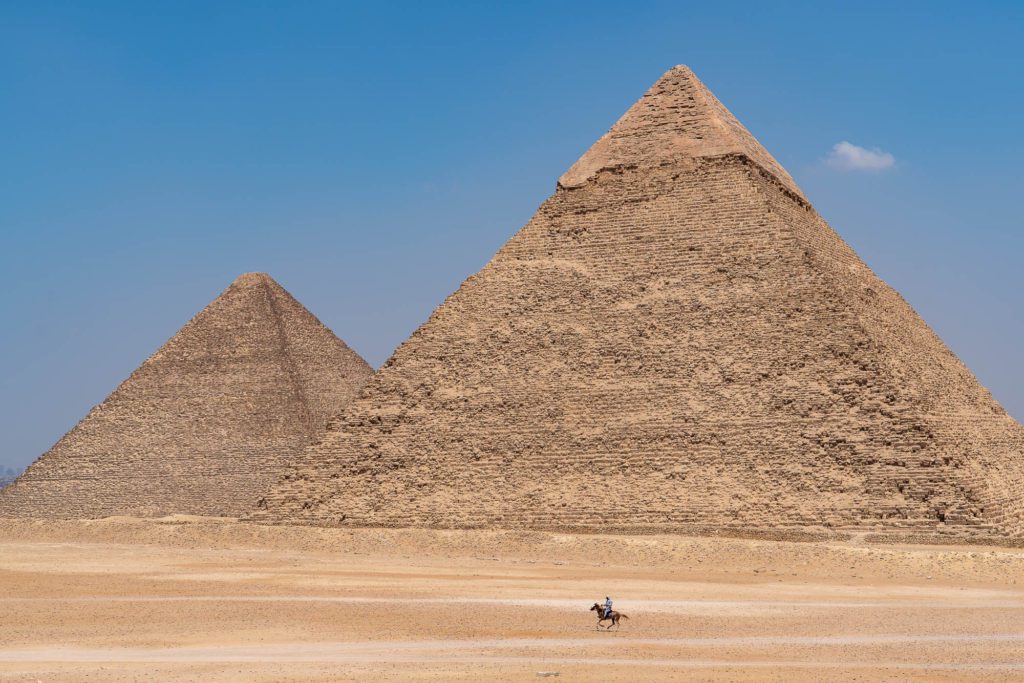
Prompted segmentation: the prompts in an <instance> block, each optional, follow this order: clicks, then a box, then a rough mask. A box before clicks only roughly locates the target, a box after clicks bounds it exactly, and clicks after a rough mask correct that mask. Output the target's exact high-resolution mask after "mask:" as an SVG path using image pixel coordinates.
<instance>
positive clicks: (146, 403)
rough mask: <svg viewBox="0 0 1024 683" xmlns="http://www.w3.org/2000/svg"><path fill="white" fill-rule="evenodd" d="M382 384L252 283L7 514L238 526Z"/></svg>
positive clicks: (20, 489)
mask: <svg viewBox="0 0 1024 683" xmlns="http://www.w3.org/2000/svg"><path fill="white" fill-rule="evenodd" d="M371 374H372V369H371V368H370V367H369V366H368V365H367V364H366V362H365V361H364V360H363V359H362V358H360V357H359V355H358V354H356V353H355V352H354V351H352V350H351V349H350V348H348V346H346V345H345V344H344V342H342V341H341V340H340V339H338V338H337V337H335V336H334V334H333V333H332V332H331V331H330V330H328V329H327V328H326V327H324V326H323V324H321V323H320V321H319V320H317V319H316V318H315V317H314V316H313V315H312V314H311V313H310V312H309V311H307V310H306V309H305V308H303V306H302V305H301V304H300V303H299V302H297V301H296V300H295V299H294V298H292V296H291V295H290V294H288V292H286V291H285V290H284V289H283V288H282V287H281V286H280V285H278V284H277V283H276V282H274V281H273V280H272V279H271V278H270V277H269V276H267V275H264V274H262V273H248V274H245V275H242V276H241V277H239V278H238V279H237V280H235V282H234V283H233V284H232V285H231V286H230V287H228V289H227V290H226V291H225V292H224V293H222V294H221V295H220V296H219V297H217V299H216V300H214V301H213V302H212V303H211V304H210V305H209V306H207V307H206V308H205V309H203V311H202V312H200V313H199V315H197V316H196V317H195V318H193V319H192V320H191V321H190V322H189V323H188V324H187V325H185V327H183V328H182V329H181V330H180V331H179V332H178V333H177V334H176V335H175V336H174V337H173V338H171V340H170V341H168V342H167V343H166V344H165V345H164V346H163V347H161V348H160V350H159V351H157V352H156V353H155V354H153V356H151V357H150V358H149V359H148V360H146V362H145V363H143V364H142V365H141V366H140V367H139V368H138V369H137V370H136V371H135V372H134V373H132V375H131V376H130V377H129V378H128V379H127V380H125V382H124V383H123V384H121V386H119V387H118V388H117V389H116V390H115V391H114V393H112V394H111V395H110V396H109V397H108V398H107V399H106V400H105V401H104V402H103V403H102V404H100V405H99V406H97V407H96V408H94V409H93V410H92V411H91V412H90V413H89V414H88V415H87V416H86V417H85V419H83V420H82V421H81V422H79V423H78V425H77V426H76V427H75V428H74V429H72V430H71V431H70V432H68V434H66V435H65V436H64V437H63V438H62V439H61V440H60V441H58V442H57V444H56V445H55V446H54V447H53V448H52V449H50V451H49V452H47V453H46V454H44V455H43V456H42V457H41V458H39V460H37V461H36V462H35V463H34V464H33V465H32V466H30V467H29V468H28V470H27V471H26V472H25V473H24V474H23V475H22V476H21V477H19V478H18V479H17V481H15V483H14V484H11V485H10V486H8V487H7V488H5V489H4V490H3V491H2V492H0V517H61V518H74V517H83V518H90V517H104V516H109V515H133V516H162V515H167V514H172V513H184V514H202V515H219V516H238V515H240V514H242V513H243V512H245V511H248V510H250V509H251V508H252V507H253V505H254V504H255V502H256V500H257V499H258V498H259V496H260V495H261V494H262V493H263V492H264V491H265V490H266V489H267V487H268V486H269V485H270V484H271V483H272V482H273V481H274V480H275V479H276V478H277V477H278V476H280V474H281V472H282V469H283V467H284V464H285V463H286V462H287V460H288V459H289V458H290V457H292V456H293V455H295V454H296V453H298V452H300V451H301V450H302V449H303V448H304V447H305V446H307V445H308V444H310V443H311V442H313V441H315V440H316V439H317V438H318V436H319V435H320V434H321V433H322V431H323V429H324V425H325V423H326V420H327V418H328V417H329V416H330V415H332V414H334V413H336V412H338V411H339V410H341V408H342V407H343V406H344V405H345V404H346V403H347V402H348V401H349V400H351V399H352V397H353V396H354V395H355V394H356V392H358V390H359V388H360V387H361V386H362V385H363V383H364V382H365V380H366V379H367V378H368V377H369V376H370V375H371Z"/></svg>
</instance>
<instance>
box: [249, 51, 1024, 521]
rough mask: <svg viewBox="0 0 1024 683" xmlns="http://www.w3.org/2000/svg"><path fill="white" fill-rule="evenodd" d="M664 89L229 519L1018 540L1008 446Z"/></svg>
mask: <svg viewBox="0 0 1024 683" xmlns="http://www.w3.org/2000/svg"><path fill="white" fill-rule="evenodd" d="M702 93H706V89H705V88H704V87H703V86H702V85H700V84H699V82H697V81H696V79H695V78H694V77H693V75H692V74H691V73H690V72H689V71H688V70H686V69H681V68H676V69H673V70H672V71H670V72H668V73H667V74H666V75H665V76H664V77H663V78H662V79H661V80H660V81H659V82H658V83H657V84H656V85H655V86H654V87H653V88H652V89H651V91H649V92H648V94H647V95H645V96H644V98H643V99H642V100H640V102H638V103H637V105H635V106H634V107H633V108H631V109H630V110H629V112H628V113H627V114H626V115H625V116H624V117H623V118H622V119H621V120H620V121H619V122H618V123H617V124H616V126H615V127H614V128H613V129H612V131H611V132H610V133H609V134H608V135H606V136H605V137H603V138H602V139H601V140H600V141H599V142H598V143H597V144H596V145H595V147H594V148H593V149H591V150H590V151H589V152H588V153H587V154H586V155H584V157H583V158H582V159H581V161H580V162H578V163H577V164H576V165H575V166H574V167H573V169H572V170H571V171H570V172H569V173H568V174H567V176H565V177H563V179H562V181H561V182H560V184H559V187H558V190H557V191H556V193H555V194H554V196H552V197H551V198H550V199H549V200H548V201H546V202H545V203H544V204H543V205H542V206H541V207H540V209H539V210H538V211H537V213H536V214H535V215H534V217H533V219H532V220H531V221H530V222H529V223H528V224H527V225H526V227H524V228H523V229H522V230H521V231H520V232H519V233H518V234H516V235H515V236H514V237H513V238H512V239H511V240H509V242H508V243H507V244H506V245H505V246H504V247H503V248H502V249H501V250H500V251H499V252H498V254H497V255H496V256H495V257H494V258H493V259H492V260H491V262H490V263H488V264H487V266H486V267H484V268H483V269H482V270H481V271H480V272H479V273H477V274H476V275H473V276H472V277H470V278H469V279H467V280H466V282H465V283H464V284H463V285H462V287H461V288H460V289H459V290H458V291H457V292H455V293H454V294H453V295H451V296H450V297H449V298H448V299H447V300H446V301H445V302H444V304H443V305H442V306H440V307H439V308H438V309H437V310H436V311H435V312H434V314H433V315H432V316H431V317H430V319H429V320H428V321H427V322H426V323H425V324H424V325H423V326H422V327H421V328H420V329H419V330H417V331H416V333H415V334H413V336H412V337H411V338H410V339H409V340H408V341H406V342H405V343H404V344H403V345H402V346H401V347H400V348H399V349H398V350H397V351H396V352H395V354H394V355H393V356H392V358H391V359H390V360H389V361H388V362H387V364H386V365H385V366H384V367H383V368H382V369H381V370H380V371H379V372H378V373H377V375H376V376H375V377H374V378H372V379H371V380H370V382H369V383H368V384H367V387H366V388H365V389H364V392H363V394H362V396H361V397H360V398H359V399H357V400H356V401H354V402H353V403H352V404H350V405H349V407H348V409H347V410H346V411H345V413H344V415H343V416H342V417H341V418H339V419H338V420H337V421H335V422H333V423H332V424H331V426H330V427H329V429H328V431H327V433H326V435H325V437H324V438H323V439H322V440H321V441H320V442H319V443H317V444H315V445H313V446H311V447H310V448H308V449H307V450H306V451H305V453H304V454H303V455H302V456H300V457H299V458H297V459H295V461H294V462H293V465H292V466H290V467H289V468H288V470H287V472H286V474H285V476H284V477H282V479H281V480H280V481H279V482H278V483H277V485H276V486H275V487H274V488H273V489H272V490H271V492H270V493H269V494H268V495H267V496H266V497H265V498H264V499H263V500H262V501H261V502H260V506H259V509H258V510H257V511H256V512H255V513H254V514H253V516H252V518H253V519H255V520H258V521H270V522H287V523H294V522H304V523H311V524H331V525H333V524H352V525H371V526H373V525H379V526H438V527H506V528H521V527H533V528H563V529H570V528H571V529H601V530H610V529H617V530H626V531H637V530H641V529H656V530H657V529H661V530H665V529H680V528H689V527H693V526H697V527H702V528H725V527H728V528H731V529H736V528H739V529H754V528H766V527H774V528H778V527H844V528H881V529H896V530H899V529H905V530H915V531H921V530H926V531H928V532H929V533H932V532H938V533H950V534H978V533H980V534H986V533H992V534H998V535H1003V536H1020V535H1022V533H1024V524H1022V516H1024V508H1022V503H1021V500H1022V496H1024V429H1022V427H1021V426H1020V425H1019V424H1018V423H1016V422H1015V421H1014V420H1013V419H1012V418H1011V417H1009V416H1008V415H1007V414H1006V412H1005V411H1004V410H1003V409H1002V408H1001V407H1000V406H999V405H998V404H997V403H996V402H995V401H994V400H993V399H992V397H991V396H990V395H989V393H988V392H987V391H986V390H985V389H984V388H983V387H982V386H981V385H980V384H979V383H978V382H977V381H976V379H975V378H974V376H973V375H972V374H971V372H970V371H969V370H968V369H967V368H966V367H965V366H964V365H963V364H962V363H961V362H960V361H959V360H958V359H957V358H956V356H954V354H953V353H952V352H950V350H949V349H948V348H947V347H946V346H945V345H944V344H943V343H942V342H941V341H940V340H939V339H938V337H937V336H936V335H935V334H934V333H933V332H932V330H931V329H930V328H929V327H928V326H927V325H926V324H925V323H924V322H923V321H922V320H921V318H920V317H918V315H917V314H916V313H915V312H914V311H913V310H912V309H911V307H910V306H909V305H908V304H907V303H906V302H905V301H904V300H903V299H902V298H901V297H900V296H899V294H897V293H896V292H895V291H893V290H892V289H891V288H890V287H888V286H887V285H886V284H885V283H884V282H882V281H881V280H880V279H879V278H878V277H877V276H875V275H874V274H873V273H872V272H871V270H870V269H869V268H868V267H867V266H866V265H865V264H864V263H863V262H862V261H861V260H860V259H859V258H858V257H857V255H856V254H855V253H854V252H853V251H852V250H851V249H850V247H849V246H848V245H847V244H846V243H845V242H843V240H842V239H841V238H840V237H839V236H838V235H837V234H836V233H835V232H834V231H833V230H832V229H831V228H830V227H829V226H828V225H827V224H826V223H825V221H824V220H823V219H822V218H821V217H820V216H819V215H818V214H817V213H816V212H815V211H814V210H813V208H812V207H811V206H810V205H809V204H808V203H807V202H806V200H804V199H803V197H802V195H801V194H800V192H799V190H798V189H797V188H796V187H795V185H794V184H793V181H792V179H790V178H789V176H788V175H787V174H786V173H785V172H784V171H782V170H781V168H779V167H778V165H777V164H776V163H775V162H774V160H773V159H772V158H771V156H770V155H769V154H768V153H767V152H766V151H764V150H763V149H762V148H761V147H760V146H759V145H758V144H757V143H756V141H755V140H754V138H753V137H752V136H750V134H749V133H746V131H744V130H743V129H742V127H741V126H740V124H739V123H738V122H736V121H735V119H734V118H733V117H732V116H731V115H729V114H728V112H727V111H726V110H725V108H724V107H723V106H722V105H720V104H718V103H717V101H716V100H713V98H712V97H711V96H710V94H707V95H706V96H705V95H703V94H702Z"/></svg>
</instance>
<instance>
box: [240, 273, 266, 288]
mask: <svg viewBox="0 0 1024 683" xmlns="http://www.w3.org/2000/svg"><path fill="white" fill-rule="evenodd" d="M268 282H274V278H272V277H270V275H268V274H267V273H260V272H251V273H242V274H241V275H239V276H238V277H236V278H235V281H234V282H233V283H232V284H235V285H256V284H263V283H268Z"/></svg>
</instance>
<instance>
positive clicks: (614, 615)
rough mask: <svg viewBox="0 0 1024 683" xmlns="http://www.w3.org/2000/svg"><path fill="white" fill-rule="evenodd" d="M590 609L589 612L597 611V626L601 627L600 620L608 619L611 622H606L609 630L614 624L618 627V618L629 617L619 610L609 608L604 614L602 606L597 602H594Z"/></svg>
mask: <svg viewBox="0 0 1024 683" xmlns="http://www.w3.org/2000/svg"><path fill="white" fill-rule="evenodd" d="M590 611H591V612H597V627H598V628H601V622H602V621H609V620H610V621H611V622H612V623H610V624H608V626H607V627H606V628H607V629H608V630H609V631H610V630H611V629H612V626H614V627H616V628H618V627H619V619H629V617H628V616H626V615H625V614H622V613H620V612H616V611H615V610H609V612H608V614H605V613H604V607H602V606H601V605H599V604H597V603H596V602H595V603H594V606H593V607H591V608H590Z"/></svg>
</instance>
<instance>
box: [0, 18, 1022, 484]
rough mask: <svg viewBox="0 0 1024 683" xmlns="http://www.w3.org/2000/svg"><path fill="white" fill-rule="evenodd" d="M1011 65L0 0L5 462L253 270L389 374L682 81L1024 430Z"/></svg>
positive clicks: (746, 21) (1001, 57)
mask: <svg viewBox="0 0 1024 683" xmlns="http://www.w3.org/2000/svg"><path fill="white" fill-rule="evenodd" d="M1021 45H1024V3H1019V2H971V3H966V2H955V3H954V2H906V1H904V2H880V3H872V2H858V3H848V2H835V3H829V2H773V3H760V2H743V3H730V2H699V3H692V4H687V3H682V2H666V3H644V2H617V3H609V2H537V3H529V2H516V3H507V4H504V5H498V4H489V3H469V2H464V3H408V4H401V3H391V4H386V3H358V4H356V3H343V2H323V3H318V2H293V3H285V2H238V3H232V2H216V3H210V2H205V1H204V2H180V1H175V2H167V3H160V2H144V3H139V2H122V3H115V2H109V3H104V2H79V1H76V2H67V3H53V2H45V1H40V2H14V1H8V2H2V1H0V131H2V133H0V159H2V165H0V288H2V289H0V291H2V296H0V314H2V316H0V320H2V321H3V325H2V328H0V378H2V386H0V433H2V434H3V437H2V440H0V470H2V468H3V467H4V466H13V467H18V468H20V467H23V466H25V465H27V464H28V463H29V462H30V461H31V460H33V459H34V458H35V457H37V456H38V455H39V454H40V453H42V452H43V451H45V450H46V449H47V448H49V446H50V445H51V444H52V443H53V442H54V441H55V440H56V439H57V438H59V437H60V436H61V435H62V434H63V433H64V432H65V431H66V430H68V429H69V428H71V427H72V426H73V425H74V424H75V423H76V422H77V421H78V420H79V419H80V418H81V417H82V416H84V415H85V413H86V412H87V411H88V410H89V408H90V407H91V406H93V405H95V404H96V403H99V402H100V401H101V400H103V398H104V397H105V396H106V395H107V394H108V393H109V392H110V391H111V390H112V389H113V388H114V387H115V386H116V385H117V384H118V383H119V382H120V381H121V380H122V379H124V378H125V377H126V376H127V375H128V374H129V373H130V372H131V371H132V370H133V369H134V368H135V367H136V366H137V365H138V364H139V363H140V362H142V361H143V360H144V359H145V358H146V357H147V356H149V355H150V354H151V353H152V352H153V351H154V350H156V349H157V348H158V347H159V346H160V344H162V343H163V342H164V341H165V340H166V339H167V338H168V337H170V336H171V335H172V334H173V333H174V332H175V331H176V330H177V329H178V328H179V327H180V326H181V325H182V324H184V323H185V321H187V320H188V319H189V318H190V317H191V316H192V315H194V314H195V313H196V312H197V311H198V310H200V309H201V308H202V307H203V306H204V305H205V304H206V303H207V302H209V301H210V300H211V299H212V298H213V297H214V296H216V294H217V293H218V292H220V291H221V290H222V289H223V288H224V287H225V286H226V285H227V284H228V283H229V282H230V281H231V280H232V279H233V278H234V277H235V276H236V275H238V274H239V273H241V272H244V271H251V270H261V271H267V272H269V273H270V274H271V275H273V276H274V277H275V278H276V279H277V280H278V281H279V282H280V283H281V284H282V285H284V286H285V287H286V288H287V289H289V290H290V291H291V292H292V293H293V294H294V295H295V296H296V297H297V298H298V299H299V300H300V301H302V302H303V303H304V304H305V305H306V306H307V307H308V308H310V310H312V311H313V312H314V313H315V314H316V315H318V316H319V317H320V318H321V319H322V320H323V321H324V322H325V323H326V324H327V325H328V326H329V327H331V328H332V329H333V330H334V331H335V332H336V333H337V334H338V335H339V336H340V337H342V338H343V339H345V340H346V341H347V342H348V343H349V344H350V345H351V346H352V347H354V348H355V349H356V350H357V351H359V352H360V353H361V354H362V355H363V356H364V357H366V358H367V360H369V361H370V362H371V363H372V364H374V365H379V364H380V363H382V362H383V361H384V360H385V359H386V358H387V356H388V355H389V354H390V353H391V351H392V350H393V349H394V348H395V347H396V346H397V345H398V344H399V343H400V342H401V341H402V340H404V339H405V338H406V337H407V336H408V335H409V334H410V333H411V332H412V331H413V330H414V329H415V328H416V327H417V326H418V325H419V324H420V323H421V322H422V321H424V320H425V319H426V318H427V316H428V315H429V313H430V311H431V310H432V309H433V308H434V307H435V306H436V305H437V304H438V303H440V302H441V301H442V300H443V299H444V297H445V296H447V295H448V294H449V293H450V292H452V291H453V290H455V289H456V288H457V287H458V285H459V283H460V282H461V281H462V280H463V279H464V278H465V277H466V276H468V275H470V274H471V273H473V272H475V271H476V270H477V269H479V268H480V267H481V266H482V265H483V264H484V263H485V262H486V261H487V260H488V259H489V258H490V256H491V255H492V254H493V253H494V251H495V250H496V249H497V248H498V247H499V246H500V245H501V244H502V243H503V242H504V241H505V240H506V239H507V238H508V237H509V236H510V235H512V234H513V233H514V232H515V231H516V230H518V229H519V228H520V227H521V226H522V225H523V224H524V223H525V222H526V221H527V220H528V219H529V217H530V215H531V214H532V213H533V211H534V210H535V208H536V207H537V205H538V204H539V203H540V202H542V201H543V200H544V199H545V198H546V197H547V196H548V195H549V194H550V193H551V192H552V191H553V189H554V186H555V180H556V178H557V177H558V176H559V175H560V174H561V173H562V172H563V171H564V170H565V169H566V168H568V167H569V165H570V164H571V163H572V162H573V161H574V160H575V159H576V158H577V157H578V156H579V155H580V154H581V153H582V152H583V151H584V150H585V149H586V148H587V147H588V146H589V145H590V143H591V142H593V141H594V140H595V139H596V138H597V137H598V136H599V135H601V134H602V133H603V132H604V131H605V130H606V129H607V128H608V127H609V126H610V125H611V124H612V123H613V122H614V121H615V119H616V118H617V117H618V116H619V115H620V114H621V113H622V112H623V111H624V110H625V109H626V108H627V107H628V106H629V105H630V104H631V103H632V102H633V101H634V100H635V99H637V98H638V97H639V96H640V95H641V94H642V93H643V91H644V90H645V89H646V88H647V87H648V86H649V85H650V84H651V83H652V82H653V81H654V80H655V79H657V78H658V76H659V75H661V73H662V72H664V71H665V70H666V69H668V68H669V67H670V66H672V65H674V64H677V63H685V64H688V65H690V66H691V67H692V68H693V69H694V70H695V71H696V72H697V74H698V75H699V76H700V77H701V78H702V79H703V80H704V81H705V83H707V84H708V86H709V87H710V88H711V89H712V90H713V91H714V92H715V93H716V94H717V95H718V97H719V99H721V100H722V101H723V102H724V103H725V104H726V106H728V107H729V108H730V109H732V111H733V112H734V113H735V114H736V115H737V116H738V117H739V118H740V120H741V121H742V122H743V123H744V124H745V125H746V126H747V127H748V128H749V129H750V130H751V131H752V132H753V133H754V135H756V136H757V137H758V138H759V139H760V140H761V142H762V143H764V145H765V146H766V147H767V148H768V149H769V151H771V152H772V153H773V154H774V155H775V156H776V158H778V159H779V161H780V162H782V164H783V165H784V166H785V167H786V168H787V169H788V170H789V171H790V173H791V174H792V175H793V176H794V177H795V178H796V180H797V182H798V183H799V184H800V185H801V187H802V188H803V189H804V191H805V193H806V194H807V196H808V197H809V198H810V199H811V201H812V202H813V203H814V205H815V206H816V208H817V209H818V211H819V212H820V213H821V214H822V215H824V216H825V218H826V219H827V220H829V222H830V223H831V224H832V225H833V227H835V228H836V229H837V230H838V231H839V233H840V234H841V235H843V237H845V238H846V239H847V240H848V241H849V242H850V243H851V244H852V245H853V246H854V248H855V249H857V250H858V252H859V253H860V254H861V255H862V256H863V257H864V259H865V260H866V261H867V263H868V264H869V265H870V266H871V267H872V268H874V269H875V271H876V272H877V273H879V274H880V275H881V276H882V277H883V278H884V279H885V280H887V281H888V282H889V283H890V284H892V285H893V286H895V287H896V288H897V289H898V290H899V291H900V292H902V293H903V295H904V296H905V297H906V298H907V299H908V300H909V301H910V303H911V304H912V305H913V306H914V307H915V308H916V309H917V310H918V312H920V313H921V314H922V316H923V317H924V319H925V320H926V321H928V322H929V323H930V324H931V325H932V326H933V327H934V328H935V329H936V330H937V331H938V333H939V334H940V336H942V338H943V339H944V340H945V341H946V342H947V343H948V344H949V345H950V346H951V347H952V349H953V350H954V351H955V352H956V353H958V354H959V355H960V356H961V358H963V359H964V360H965V362H966V363H967V364H968V365H969V366H970V367H971V369H972V370H974V372H975V373H976V374H977V375H978V376H979V378H980V379H981V381H982V382H983V383H984V384H985V385H986V386H987V387H989V388H990V389H991V390H992V391H993V393H994V394H995V396H996V397H997V398H998V399H999V400H1000V401H1001V402H1002V403H1003V405H1004V406H1006V408H1007V409H1008V410H1010V412H1011V413H1013V414H1014V415H1016V416H1017V417H1018V418H1024V388H1022V387H1024V358H1022V357H1021V354H1020V349H1021V342H1022V340H1024V316H1022V310H1024V305H1022V298H1021V292H1020V290H1021V285H1022V283H1024V276H1022V275H1021V256H1022V253H1024V250H1022V247H1024V214H1022V212H1021V209H1020V206H1021V204H1020V195H1021V191H1022V188H1024V182H1022V181H1024V172H1022V164H1021V159H1022V157H1024V154H1022V153H1024V142H1022V132H1021V124H1022V121H1024V114H1022V111H1024V50H1022V49H1021ZM844 141H848V142H849V143H851V144H853V145H857V146H859V147H863V148H865V149H867V150H873V149H876V148H877V149H878V150H882V151H883V152H884V153H888V154H891V155H892V157H893V159H894V163H893V164H892V165H891V167H889V168H876V169H874V170H871V169H863V168H861V169H858V168H853V169H850V168H840V167H837V166H836V165H835V164H830V163H828V158H829V155H830V153H831V152H832V150H833V146H834V145H836V144H838V143H840V142H844ZM868 156H869V157H870V158H875V159H883V163H881V164H880V165H881V166H885V165H887V164H888V162H887V161H884V159H886V157H884V156H882V155H880V153H876V154H875V156H874V157H871V155H870V153H869V154H868Z"/></svg>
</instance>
